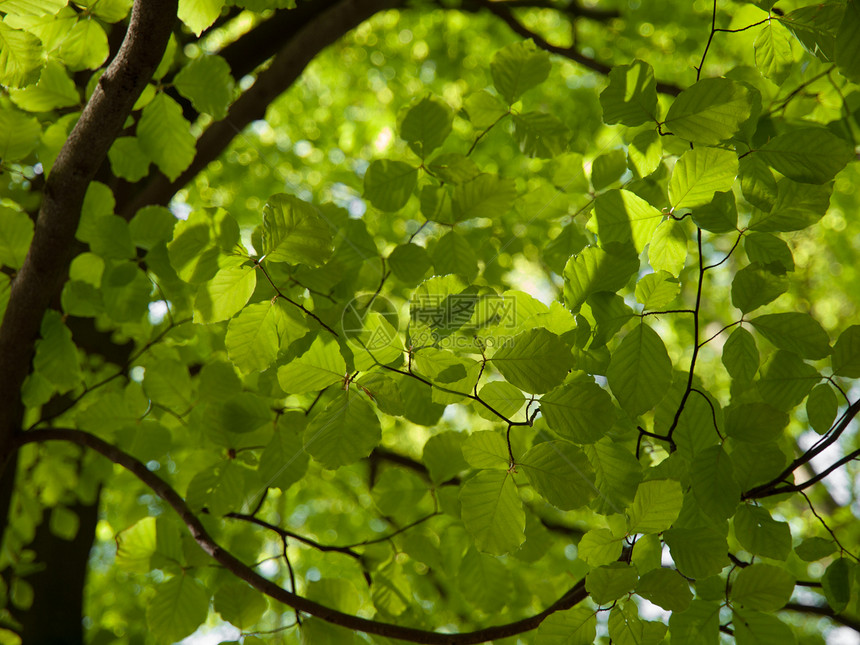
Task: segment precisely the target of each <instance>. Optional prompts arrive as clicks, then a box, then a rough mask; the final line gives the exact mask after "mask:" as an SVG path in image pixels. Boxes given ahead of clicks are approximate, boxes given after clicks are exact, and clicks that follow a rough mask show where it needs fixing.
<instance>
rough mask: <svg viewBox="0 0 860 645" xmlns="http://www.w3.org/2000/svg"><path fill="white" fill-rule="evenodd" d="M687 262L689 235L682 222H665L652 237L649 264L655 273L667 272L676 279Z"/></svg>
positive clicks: (649, 247) (649, 246)
mask: <svg viewBox="0 0 860 645" xmlns="http://www.w3.org/2000/svg"><path fill="white" fill-rule="evenodd" d="M686 261H687V233H686V231H685V230H684V225H683V223H682V222H678V221H676V220H673V219H670V220H665V221H663V223H661V224H660V226H658V227H657V230H656V231H654V235H653V236H652V237H651V243H650V244H649V245H648V263H649V264H650V265H651V266H652V267H653V269H654V270H655V271H666V272H667V273H670V274H671V275H673V276H675V277H676V278H677V277H678V276H679V275H680V274H681V270H682V269H683V268H684V264H686Z"/></svg>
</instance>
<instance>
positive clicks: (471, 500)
mask: <svg viewBox="0 0 860 645" xmlns="http://www.w3.org/2000/svg"><path fill="white" fill-rule="evenodd" d="M460 504H461V506H462V509H461V514H462V517H463V524H465V526H466V530H467V531H468V532H469V533H470V534H471V535H472V537H473V538H474V539H475V546H477V547H478V549H480V550H481V551H484V552H485V553H491V554H493V555H502V554H505V553H510V552H511V551H513V550H515V549H516V548H517V547H518V546H520V545H521V544H522V543H523V542H524V541H525V534H524V532H523V531H524V530H525V525H526V515H525V511H524V510H523V506H522V502H521V501H520V498H519V494H518V493H517V487H516V484H515V483H514V477H513V475H512V474H511V473H510V472H508V471H507V470H487V471H482V472H479V473H478V474H477V475H475V476H474V477H472V478H471V479H470V480H469V481H467V482H466V483H465V484H463V486H462V488H461V489H460Z"/></svg>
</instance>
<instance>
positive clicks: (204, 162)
mask: <svg viewBox="0 0 860 645" xmlns="http://www.w3.org/2000/svg"><path fill="white" fill-rule="evenodd" d="M400 4H401V0H341V2H338V3H336V4H334V5H332V6H331V7H328V8H326V9H325V10H323V11H320V12H319V13H318V14H317V15H316V16H315V17H314V18H313V19H312V20H309V21H308V22H307V23H306V24H305V25H304V26H303V27H302V28H301V29H300V30H298V32H297V33H296V34H295V36H294V37H293V38H290V39H289V40H287V42H286V43H285V44H284V46H283V47H282V48H281V49H280V51H279V52H278V53H277V55H275V57H274V59H273V60H272V63H271V65H270V66H269V67H268V68H267V69H266V70H265V71H263V72H260V74H259V76H257V80H256V82H255V83H254V85H253V86H252V87H251V88H250V89H248V90H247V91H246V92H245V93H244V94H242V96H240V97H239V99H238V100H237V101H236V102H235V103H234V104H233V105H232V106H231V107H230V111H229V112H228V113H227V116H226V117H225V118H224V119H223V120H221V121H218V122H217V123H214V124H212V125H211V126H210V127H209V128H208V129H207V130H206V131H205V132H204V133H203V135H202V136H201V137H200V138H199V139H198V140H197V154H196V155H195V157H194V161H193V162H192V163H191V165H190V166H189V167H188V168H187V169H186V170H185V172H183V173H182V174H181V175H180V176H179V177H178V178H177V179H176V180H175V181H172V182H171V181H170V180H169V179H167V177H165V176H164V175H163V174H161V173H156V174H155V175H154V176H153V177H152V179H150V181H149V183H148V184H147V185H146V187H145V188H144V189H143V190H142V191H141V192H140V193H139V194H137V195H136V196H134V197H132V198H131V199H127V198H126V199H122V198H121V197H120V198H118V200H117V212H118V213H119V214H120V215H121V216H123V217H125V218H126V219H130V218H131V217H132V216H133V215H134V214H135V213H136V212H137V210H138V209H140V208H142V207H144V206H148V205H151V204H158V205H162V206H165V205H167V203H168V202H169V201H170V200H171V198H172V197H173V196H174V195H175V194H176V192H177V191H178V190H180V189H181V188H182V187H184V186H185V185H186V184H188V183H189V182H190V181H191V180H193V179H194V177H196V176H197V175H198V174H199V173H200V171H202V170H203V169H204V168H205V167H206V166H208V165H209V164H210V163H211V162H212V161H214V160H215V159H217V158H218V156H219V155H220V154H221V153H222V152H224V150H225V149H226V147H227V146H228V145H229V144H230V142H231V141H232V140H233V138H234V137H235V136H236V135H238V134H239V133H241V131H242V130H243V129H244V128H245V127H246V126H247V125H248V124H249V123H251V122H253V121H256V120H258V119H262V118H263V117H264V116H265V115H266V110H267V109H268V107H269V104H271V103H272V102H273V101H274V100H275V99H276V98H278V96H280V95H281V94H282V93H284V92H285V91H286V90H287V89H288V88H289V87H290V86H291V85H292V84H293V83H294V82H295V80H296V79H297V78H298V77H299V76H300V75H301V74H302V72H303V71H304V70H305V67H307V65H308V64H309V63H310V62H311V61H312V60H313V59H314V58H316V57H317V56H318V55H319V53H320V52H321V51H322V50H323V49H325V48H326V47H328V46H329V45H331V44H332V43H334V42H336V41H337V40H338V39H339V38H341V37H343V36H344V35H345V34H346V33H348V32H349V31H350V30H352V29H354V28H355V27H357V26H358V25H360V24H361V23H362V22H364V21H365V20H367V19H368V18H370V17H371V16H372V15H374V14H375V13H378V12H379V11H383V10H385V9H392V8H394V7H397V6H399V5H400Z"/></svg>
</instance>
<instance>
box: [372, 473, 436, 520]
mask: <svg viewBox="0 0 860 645" xmlns="http://www.w3.org/2000/svg"><path fill="white" fill-rule="evenodd" d="M371 494H372V496H373V501H374V502H375V503H376V506H377V508H379V510H380V511H382V513H383V515H385V516H386V517H399V516H402V515H403V514H405V513H414V511H415V509H416V508H418V507H419V505H420V503H421V500H422V499H423V498H424V497H425V495H427V484H426V483H425V481H424V480H422V479H421V478H420V477H418V475H416V474H415V473H412V472H410V471H408V470H404V469H402V468H389V469H387V470H384V471H382V474H381V475H380V476H379V478H378V479H377V480H376V481H375V482H374V484H373V488H372V489H371Z"/></svg>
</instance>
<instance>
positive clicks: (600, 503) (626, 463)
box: [585, 439, 642, 515]
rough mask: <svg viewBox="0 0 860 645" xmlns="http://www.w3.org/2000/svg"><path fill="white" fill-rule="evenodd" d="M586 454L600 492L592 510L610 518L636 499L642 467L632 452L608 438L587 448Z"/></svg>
mask: <svg viewBox="0 0 860 645" xmlns="http://www.w3.org/2000/svg"><path fill="white" fill-rule="evenodd" d="M585 454H586V455H588V460H589V461H590V462H591V467H592V468H593V469H594V483H595V486H597V490H598V493H599V494H598V496H597V497H596V498H595V499H594V501H593V502H592V504H591V506H592V508H593V509H594V510H595V511H597V512H598V513H602V514H607V515H608V514H613V513H622V512H623V511H624V509H625V508H626V507H627V506H628V505H629V504H630V502H631V501H632V500H633V495H634V494H635V492H636V487H637V486H638V484H639V481H640V480H641V479H642V467H641V466H640V464H639V462H638V461H637V460H636V457H634V456H633V452H632V451H630V450H628V449H626V448H623V447H622V446H620V445H618V444H614V443H612V441H610V440H609V439H601V440H600V441H598V442H597V443H595V444H592V445H588V446H585Z"/></svg>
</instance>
